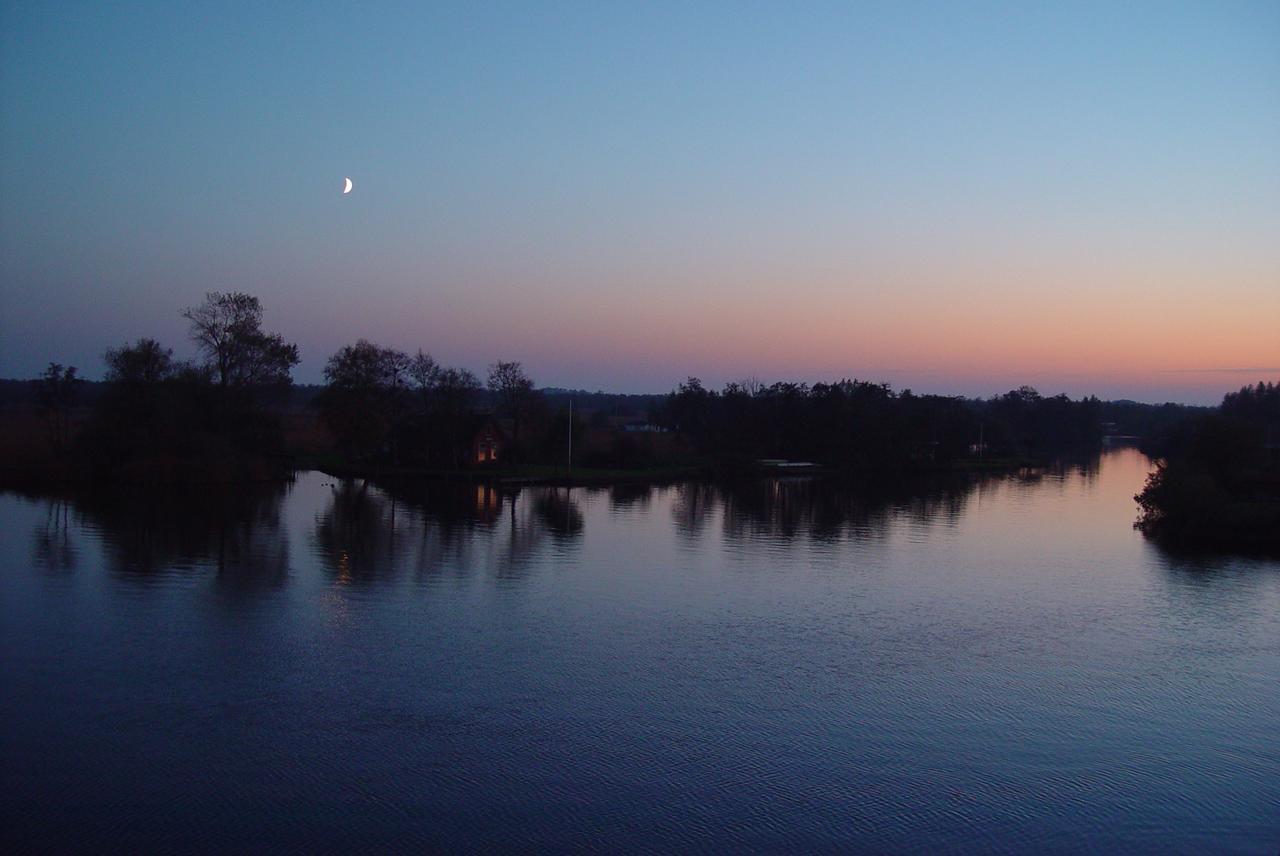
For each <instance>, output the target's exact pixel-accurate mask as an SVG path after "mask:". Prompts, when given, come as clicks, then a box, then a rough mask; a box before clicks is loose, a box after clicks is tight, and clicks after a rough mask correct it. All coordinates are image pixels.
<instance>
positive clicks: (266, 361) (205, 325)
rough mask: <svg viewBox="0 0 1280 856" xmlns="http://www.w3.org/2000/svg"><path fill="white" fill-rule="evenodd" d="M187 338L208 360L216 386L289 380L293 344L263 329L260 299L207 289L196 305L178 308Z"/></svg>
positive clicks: (295, 348)
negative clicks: (186, 327)
mask: <svg viewBox="0 0 1280 856" xmlns="http://www.w3.org/2000/svg"><path fill="white" fill-rule="evenodd" d="M182 317H184V318H186V319H187V320H188V321H190V322H191V338H192V339H194V340H195V343H196V345H197V346H198V347H199V348H200V351H201V353H202V354H203V355H204V357H205V359H206V360H207V361H208V364H209V367H210V369H211V370H212V371H213V374H214V378H215V379H216V380H217V382H218V386H220V387H222V388H223V389H226V388H228V387H240V388H243V387H255V386H271V385H277V384H284V385H287V384H288V383H289V370H290V369H292V368H293V367H294V366H296V365H297V364H298V346H297V345H295V344H292V343H289V342H286V341H284V339H283V338H282V337H281V336H280V334H278V333H264V332H263V330H262V303H261V302H260V301H259V300H258V298H256V297H254V296H253V295H250V294H244V293H241V292H238V291H233V292H229V293H227V294H222V293H220V292H217V291H211V292H209V293H208V294H207V295H205V301H204V303H202V304H201V305H200V306H193V307H191V308H189V309H187V310H186V311H185V312H183V313H182Z"/></svg>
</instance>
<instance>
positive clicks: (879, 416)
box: [659, 378, 1102, 469]
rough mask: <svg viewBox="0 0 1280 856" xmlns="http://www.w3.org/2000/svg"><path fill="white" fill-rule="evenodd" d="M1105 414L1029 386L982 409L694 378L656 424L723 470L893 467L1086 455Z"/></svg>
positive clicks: (820, 386)
mask: <svg viewBox="0 0 1280 856" xmlns="http://www.w3.org/2000/svg"><path fill="white" fill-rule="evenodd" d="M1101 414H1102V402H1100V401H1099V400H1098V399H1097V398H1093V397H1090V398H1086V399H1083V400H1080V401H1073V400H1071V399H1070V398H1068V397H1066V396H1065V395H1056V396H1042V395H1041V394H1040V393H1039V392H1037V391H1036V390H1034V389H1032V388H1030V387H1025V386H1024V387H1022V388H1020V389H1016V390H1012V391H1011V392H1008V393H1005V394H1004V395H1001V396H996V397H994V398H991V399H988V400H983V401H975V400H970V399H963V398H957V397H949V396H940V395H916V394H914V393H913V392H911V390H903V391H901V392H895V391H894V390H893V389H891V388H890V387H889V385H888V384H883V383H868V382H865V381H857V380H841V381H837V382H835V383H817V384H814V385H812V386H809V385H808V384H803V383H800V384H797V383H775V384H772V385H769V386H766V385H763V384H759V383H755V382H745V383H730V384H728V385H727V386H725V387H724V389H723V390H721V391H714V390H709V389H707V388H705V387H704V386H703V385H702V383H701V381H699V380H698V379H697V378H690V379H689V380H688V381H687V382H685V383H683V384H681V385H680V386H679V388H678V389H676V390H675V391H674V392H673V393H672V394H671V395H670V396H669V397H668V399H667V401H666V402H665V405H664V406H663V408H662V410H661V412H660V416H659V418H660V420H661V421H662V423H663V424H664V425H665V426H667V427H668V428H670V429H671V430H675V431H681V432H685V433H687V434H688V435H689V436H690V437H691V438H693V440H694V442H695V444H696V445H697V447H698V449H699V451H701V452H702V453H703V454H705V455H707V456H710V457H713V458H715V459H717V460H718V461H720V462H721V463H723V464H724V465H725V466H730V467H731V466H733V465H735V464H741V465H746V464H749V463H750V462H752V461H755V460H758V459H762V458H783V459H792V460H803V461H811V462H814V463H818V464H824V465H827V466H830V467H834V468H838V469H886V468H903V467H912V466H938V465H947V464H951V463H954V462H955V461H957V460H958V459H961V458H978V459H1015V458H1042V457H1045V456H1057V455H1060V454H1066V453H1072V452H1085V451H1088V450H1091V449H1096V448H1097V447H1098V446H1099V444H1100V442H1101V437H1102V433H1101V421H1102V419H1101Z"/></svg>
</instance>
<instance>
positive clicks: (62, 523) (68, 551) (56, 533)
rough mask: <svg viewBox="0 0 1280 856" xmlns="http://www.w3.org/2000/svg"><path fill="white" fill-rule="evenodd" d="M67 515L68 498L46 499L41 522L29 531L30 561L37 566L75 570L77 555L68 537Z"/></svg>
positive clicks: (69, 515) (69, 534)
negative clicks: (43, 516)
mask: <svg viewBox="0 0 1280 856" xmlns="http://www.w3.org/2000/svg"><path fill="white" fill-rule="evenodd" d="M70 517H71V503H70V502H68V501H67V500H65V499H51V500H49V501H48V503H47V505H46V507H45V518H44V522H43V523H40V524H37V525H36V527H35V530H34V531H33V532H32V533H31V561H32V563H33V564H35V566H36V567H37V568H40V569H42V570H45V571H51V572H54V573H64V572H67V571H72V570H75V567H76V563H77V561H78V558H79V557H78V556H77V554H76V547H75V544H74V543H73V542H72V540H71V533H70V526H69V524H70Z"/></svg>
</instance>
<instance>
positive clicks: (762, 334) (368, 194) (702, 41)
mask: <svg viewBox="0 0 1280 856" xmlns="http://www.w3.org/2000/svg"><path fill="white" fill-rule="evenodd" d="M369 5H374V6H375V7H376V8H372V9H371V8H368V6H369ZM0 10H2V11H0V376H13V377H24V376H31V375H33V374H35V373H36V372H38V371H39V370H40V369H41V368H42V367H43V366H44V364H45V363H46V362H48V361H50V360H58V361H60V362H64V363H73V364H76V365H80V366H82V367H83V369H84V370H85V372H86V373H87V374H88V375H90V376H96V375H98V374H99V373H100V371H101V353H102V351H103V350H104V349H105V348H106V347H108V346H111V345H115V344H119V343H120V342H122V341H125V340H127V339H133V338H136V337H138V336H142V335H151V336H155V337H158V338H160V339H162V340H164V341H166V342H168V343H171V344H172V345H173V346H174V347H175V349H176V350H177V351H178V352H179V353H180V354H186V353H189V350H190V349H189V347H188V345H187V343H186V342H185V338H184V329H183V324H182V321H181V319H180V318H179V315H178V313H179V312H180V310H181V309H182V308H183V307H185V306H188V305H191V304H194V303H197V302H199V300H200V298H201V296H202V295H203V293H204V292H205V291H208V290H214V289H217V290H232V289H238V290H246V291H250V292H252V293H254V294H257V295H259V296H260V297H261V298H262V299H263V301H264V303H265V304H266V307H267V312H268V316H267V317H268V325H269V326H270V327H272V328H273V329H277V330H279V331H281V332H282V333H284V334H285V335H286V336H287V337H289V338H291V339H293V340H296V341H297V342H298V343H299V346H300V347H301V349H302V353H303V357H304V361H303V365H302V366H301V367H300V369H299V371H298V372H297V374H296V377H297V379H299V380H302V381H316V380H318V379H319V377H320V369H321V368H322V366H323V363H324V360H325V358H326V357H327V355H328V354H329V353H331V352H332V351H333V350H335V349H336V348H337V347H338V346H339V345H341V344H343V343H345V342H348V341H353V340H355V339H356V338H359V337H366V338H371V339H374V340H377V341H379V342H383V343H385V344H389V345H396V346H399V347H403V348H406V349H413V348H417V347H423V348H426V349H428V350H430V351H432V352H433V353H434V354H435V355H436V356H437V357H438V358H439V359H441V360H444V361H446V362H451V363H457V364H462V365H466V366H468V367H471V368H473V369H476V370H480V369H482V368H483V367H484V365H485V364H487V363H488V362H490V361H492V360H494V359H497V358H503V359H521V360H523V361H524V362H525V363H526V365H527V366H528V367H529V368H530V369H531V370H532V371H533V373H534V375H535V377H536V378H537V379H538V380H539V382H540V383H544V384H548V385H558V386H574V387H589V388H595V387H604V388H609V389H615V390H620V391H662V390H666V389H669V388H670V387H671V386H672V385H673V384H674V383H675V382H677V381H678V380H680V379H682V378H683V377H684V376H685V375H688V374H697V375H701V376H703V377H704V378H706V379H709V380H710V381H712V382H713V383H718V382H721V381H723V380H727V379H731V378H734V377H740V376H745V375H751V374H754V375H758V376H759V377H761V378H764V379H774V378H778V377H787V378H800V379H818V378H831V377H838V376H845V375H847V376H858V377H864V378H871V379H885V380H889V381H890V382H893V383H894V384H895V385H898V386H903V385H905V386H911V387H913V388H916V389H919V390H927V391H944V392H963V393H966V394H990V393H994V392H998V391H1000V390H1001V389H1007V388H1008V387H1009V386H1010V385H1016V384H1018V383H1023V382H1028V383H1035V384H1037V385H1040V386H1041V387H1042V388H1044V390H1045V391H1048V392H1056V391H1058V390H1059V389H1065V390H1067V391H1069V392H1073V393H1076V394H1078V393H1081V392H1097V393H1099V394H1102V395H1115V396H1119V395H1127V396H1131V397H1137V398H1146V399H1161V398H1166V397H1173V398H1181V399H1185V400H1215V399H1216V398H1217V397H1219V396H1220V394H1221V391H1224V390H1226V389H1230V388H1233V387H1235V386H1238V385H1239V383H1240V382H1244V381H1245V380H1256V379H1257V378H1255V377H1253V376H1252V375H1251V374H1249V373H1244V374H1241V373H1238V372H1233V370H1235V369H1241V368H1249V369H1253V368H1259V369H1263V370H1269V376H1280V335H1278V336H1276V337H1274V338H1272V339H1270V341H1268V337H1267V334H1266V329H1267V326H1268V325H1270V329H1271V330H1272V331H1273V332H1274V331H1275V330H1280V4H1277V3H1274V2H1271V3H1232V2H1222V3H1158V4H1144V3H1126V4H1115V3H1099V4H1089V3H1072V4H1039V3H1034V4H1029V3H1017V4H987V3H973V4H950V3H947V4H924V3H885V4H870V3H858V4H849V3H839V4H829V5H828V4H803V5H802V4H784V3H759V4H757V3H726V4H714V3H698V4H622V3H616V4H615V3H581V4H551V3H537V4H510V5H494V4H457V5H456V6H427V5H424V4H406V5H403V6H395V5H390V4H355V3H350V4H317V3H307V4H284V3H272V4H231V3H218V4H185V3H153V4H111V3H95V4H78V3H59V4H25V3H23V4H18V3H4V4H3V5H2V6H0ZM347 175H349V176H351V177H352V178H353V179H354V181H355V183H356V187H355V191H354V192H353V193H352V194H351V195H350V196H347V197H343V196H342V195H341V193H340V190H341V186H342V178H343V176H347ZM984 325H985V326H987V327H988V329H987V330H986V331H985V332H984V333H982V334H979V333H978V332H976V331H978V330H980V329H981V328H982V327H983V326H984ZM1027 325H1031V326H1035V327H1039V328H1041V329H1042V330H1043V331H1044V332H1043V333H1042V334H1040V335H1032V334H1029V333H1026V332H1025V330H1024V328H1025V327H1026V326H1027ZM1126 341H1127V342H1130V343H1131V346H1126V347H1122V346H1121V344H1119V343H1121V342H1126ZM1263 376H1268V375H1263Z"/></svg>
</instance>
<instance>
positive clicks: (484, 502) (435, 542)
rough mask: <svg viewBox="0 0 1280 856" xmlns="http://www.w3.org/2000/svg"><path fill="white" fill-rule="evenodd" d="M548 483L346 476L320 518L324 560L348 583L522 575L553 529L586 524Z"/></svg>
mask: <svg viewBox="0 0 1280 856" xmlns="http://www.w3.org/2000/svg"><path fill="white" fill-rule="evenodd" d="M549 492H550V489H541V488H532V489H530V488H525V489H524V490H519V489H506V488H503V487H500V486H495V485H484V484H466V483H463V484H458V483H442V482H394V481H392V482H386V483H381V484H379V485H377V486H375V485H373V484H371V483H369V482H365V481H362V480H348V481H345V482H341V483H339V484H337V485H336V486H335V487H334V491H333V497H332V500H331V501H330V503H329V505H328V507H327V508H326V509H325V511H324V512H323V513H321V514H320V515H319V516H318V517H317V520H316V528H315V533H314V535H315V545H316V550H317V554H318V555H319V557H320V559H321V561H322V563H323V564H324V565H325V566H326V567H327V568H328V569H329V570H330V571H331V572H332V573H333V574H334V575H335V576H336V577H337V578H338V579H339V580H342V581H346V582H360V581H375V580H384V579H391V578H395V577H397V576H399V575H400V574H401V573H402V572H403V571H404V570H405V569H412V570H413V571H414V573H415V574H416V575H417V576H419V577H420V578H428V577H438V576H442V575H446V574H449V573H451V572H452V573H455V574H457V575H460V576H461V575H468V574H470V573H472V572H473V571H474V569H476V568H491V569H493V572H494V573H495V574H496V576H497V577H499V578H512V579H514V578H520V577H522V576H523V575H524V573H525V572H526V570H527V568H528V567H529V566H530V560H531V559H532V558H533V557H534V555H535V554H536V553H537V552H538V550H539V549H540V547H541V545H542V543H543V541H544V539H545V537H546V536H547V535H548V534H552V535H555V536H557V537H559V536H564V535H574V534H577V533H579V532H581V530H582V525H583V522H582V513H581V511H580V510H578V508H577V505H576V503H572V502H571V501H567V500H565V499H564V498H563V497H561V498H560V499H559V500H556V499H554V498H553V499H548V493H549Z"/></svg>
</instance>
